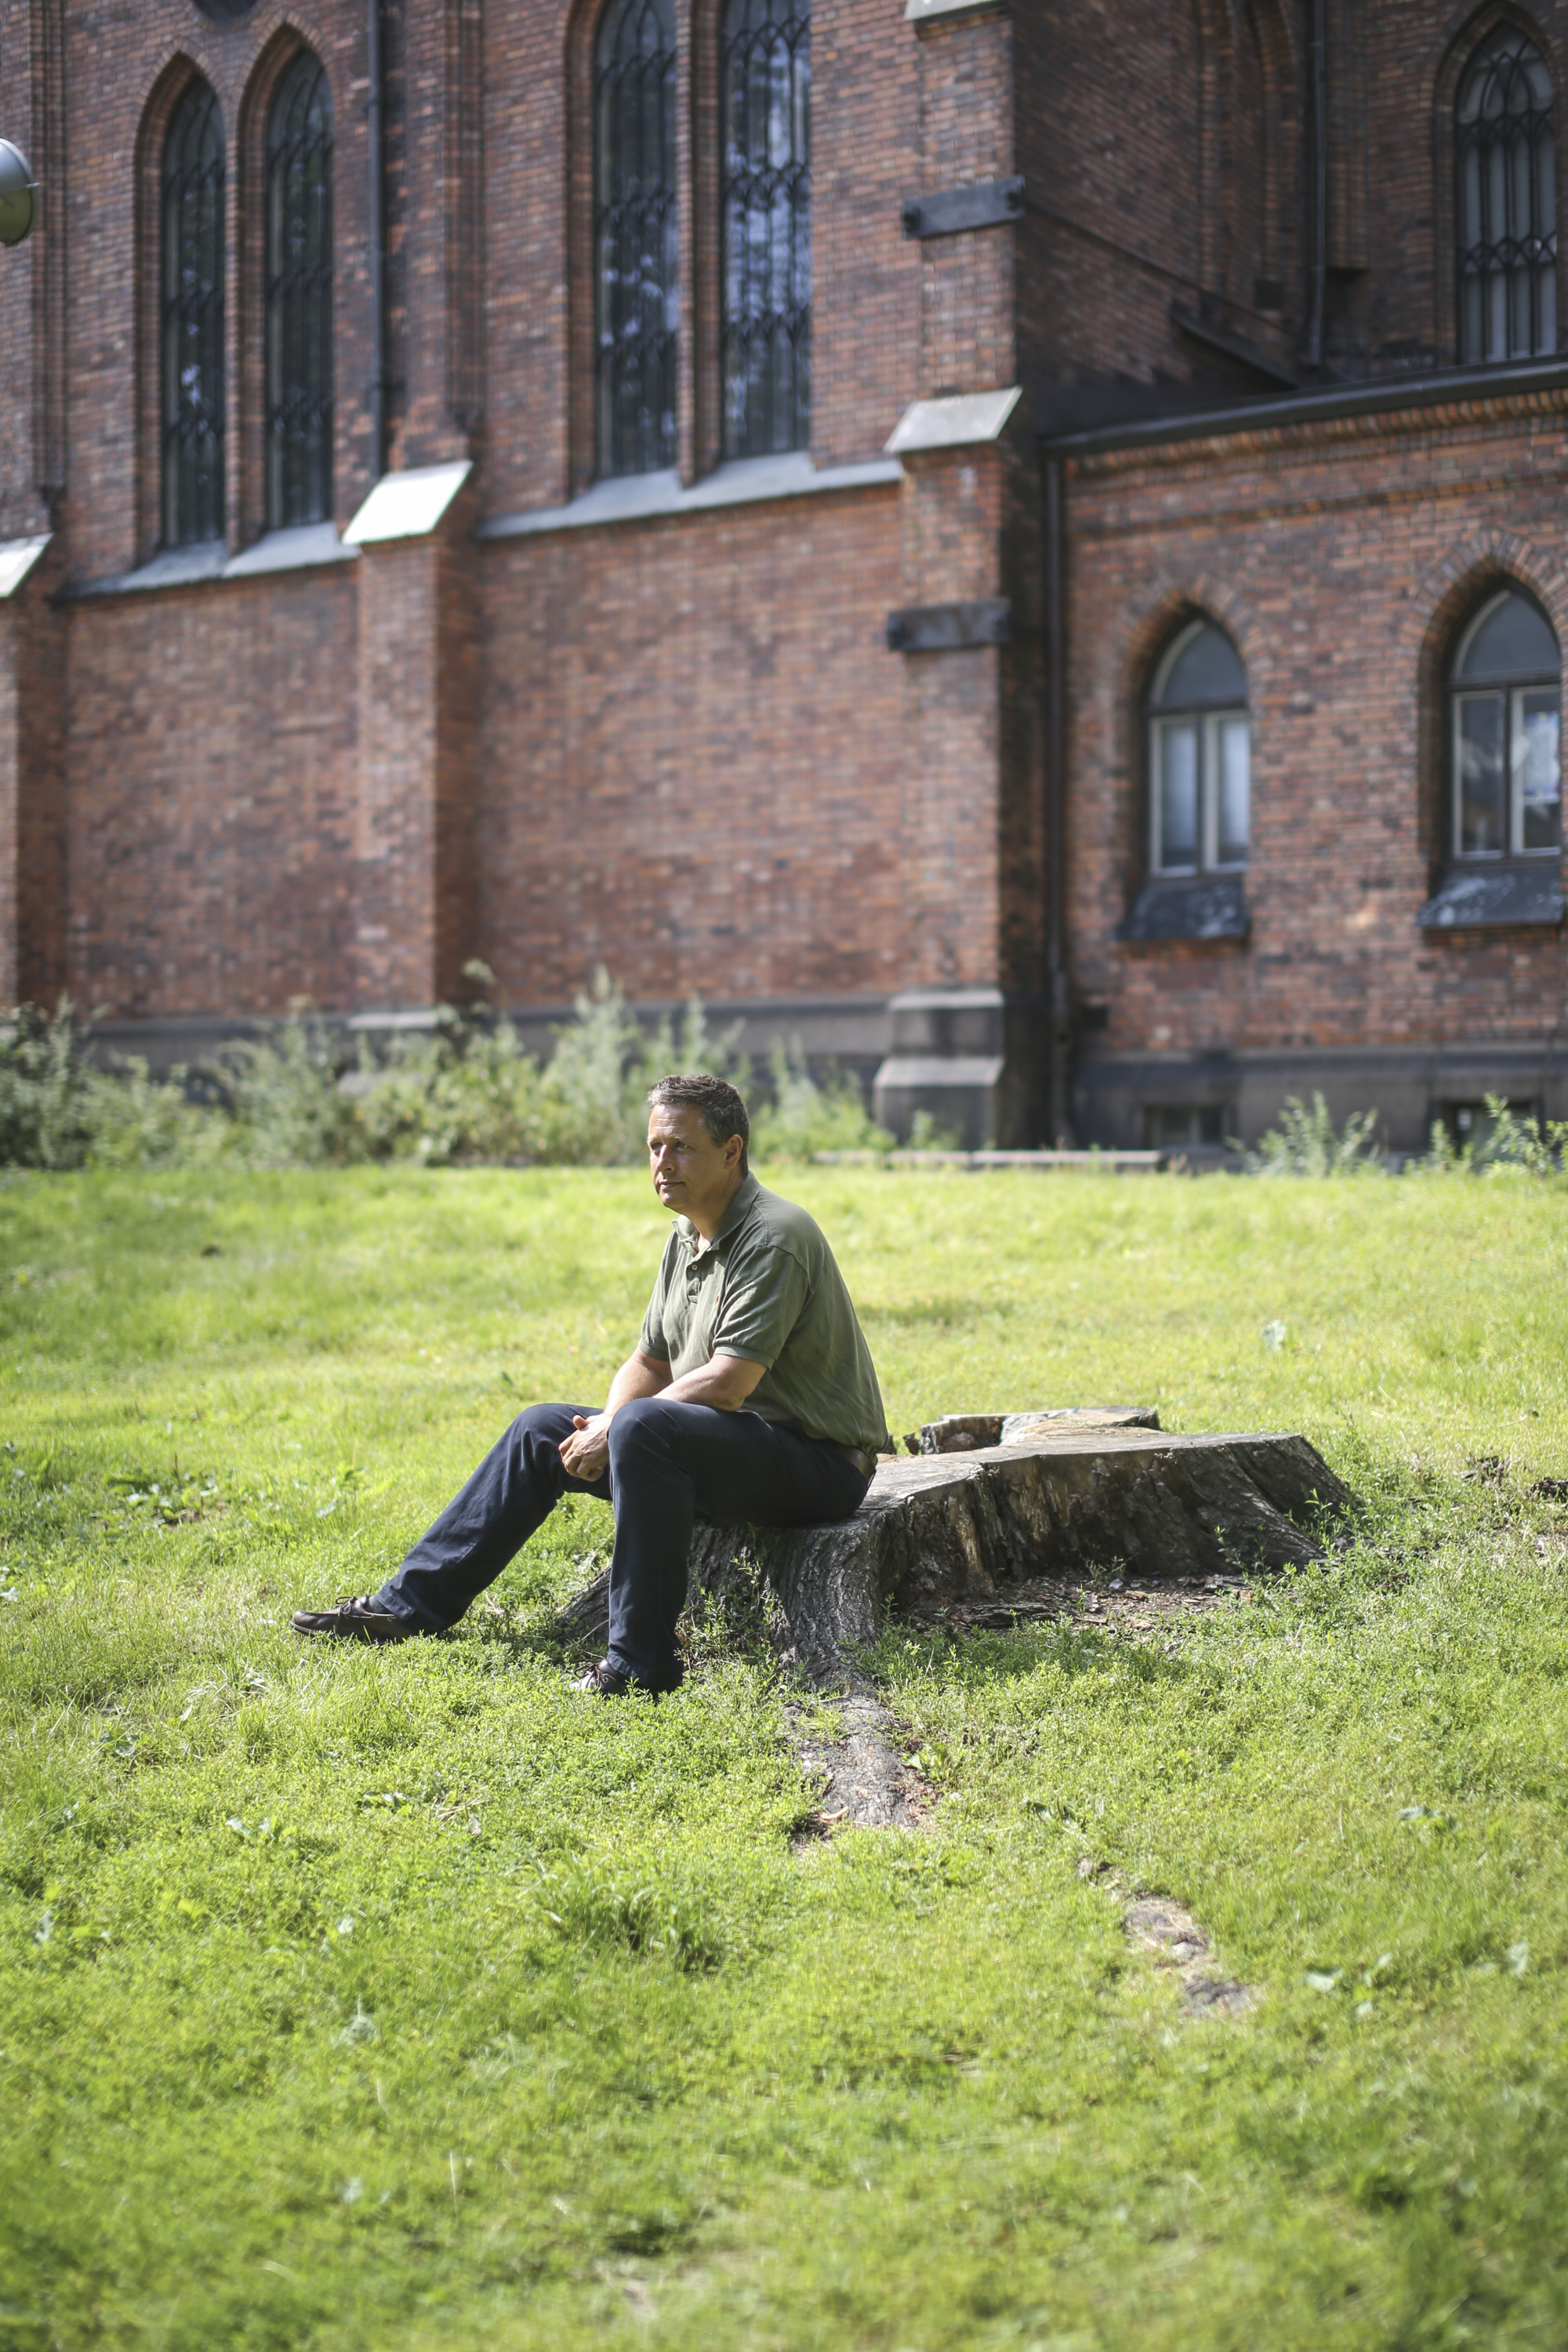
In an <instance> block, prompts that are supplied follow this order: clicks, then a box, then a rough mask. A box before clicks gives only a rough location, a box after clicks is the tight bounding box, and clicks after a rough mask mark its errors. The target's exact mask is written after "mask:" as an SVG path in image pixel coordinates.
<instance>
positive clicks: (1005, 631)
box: [887, 596, 1013, 654]
mask: <svg viewBox="0 0 1568 2352" xmlns="http://www.w3.org/2000/svg"><path fill="white" fill-rule="evenodd" d="M887 636H888V651H889V653H890V654H945V653H955V652H957V651H959V650H960V649H961V648H962V647H963V646H1005V645H1008V644H1010V643H1011V642H1012V636H1013V600H1012V598H1011V597H1010V596H982V597H979V598H977V599H976V600H975V602H974V603H973V604H906V605H905V606H904V607H903V609H902V610H901V611H900V612H897V613H889V615H888V624H887Z"/></svg>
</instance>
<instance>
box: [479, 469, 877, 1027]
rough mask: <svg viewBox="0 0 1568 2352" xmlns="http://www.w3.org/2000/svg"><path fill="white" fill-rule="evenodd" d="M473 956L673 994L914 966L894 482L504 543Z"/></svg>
mask: <svg viewBox="0 0 1568 2352" xmlns="http://www.w3.org/2000/svg"><path fill="white" fill-rule="evenodd" d="M482 563H483V575H482V577H483V590H484V609H485V616H486V617H485V631H486V663H487V670H488V675H489V694H488V698H487V718H486V726H485V736H484V748H483V760H482V785H481V793H480V800H479V811H480V814H479V835H480V839H481V841H482V843H483V854H482V857H481V860H480V867H479V951H480V953H481V954H482V955H483V956H484V958H485V960H486V961H487V962H488V963H489V964H490V965H491V967H492V968H493V969H494V971H495V972H496V975H497V979H498V981H499V983H500V991H501V993H502V995H503V996H504V997H505V998H506V999H508V1000H509V1001H511V1002H521V1003H552V1002H555V1003H559V1002H560V1001H561V1000H562V999H563V998H564V997H566V996H568V995H569V994H570V993H571V992H572V991H573V990H574V989H575V988H577V987H580V986H581V985H582V984H583V982H584V981H585V980H586V979H588V978H589V977H590V976H591V975H592V972H593V970H594V967H595V964H598V963H604V964H606V965H608V966H609V968H610V969H611V971H614V972H615V973H616V975H617V976H619V977H621V978H623V979H624V980H626V982H627V984H628V992H635V993H637V994H638V995H644V996H652V997H658V996H664V997H679V996H681V995H684V994H686V993H687V992H689V991H690V990H691V989H693V988H696V989H699V990H700V991H701V992H703V994H705V995H709V996H721V995H729V996H742V995H752V994H756V995H766V994H772V993H781V994H789V993H802V994H809V993H814V992H816V993H824V994H829V993H837V994H851V993H856V992H860V991H865V992H868V993H874V992H879V991H883V990H890V989H891V988H893V987H894V986H896V985H897V984H898V975H899V974H900V972H901V971H903V970H904V969H905V961H906V934H905V919H904V915H903V911H902V908H901V901H900V890H901V878H902V877H901V859H902V844H901V841H900V778H901V775H902V772H903V766H904V759H903V743H902V735H901V724H900V720H901V709H900V663H899V660H898V658H897V657H896V656H893V655H891V654H889V653H888V652H887V651H886V650H885V648H884V647H883V646H882V643H881V628H882V617H883V614H885V612H886V611H887V610H888V608H889V606H890V605H892V604H897V603H898V602H899V540H898V516H897V499H896V493H895V492H894V491H891V490H871V491H859V492H851V493H847V494H846V495H845V496H843V497H817V498H804V499H788V500H781V501H780V502H778V503H777V504H776V505H768V506H756V507H741V508H736V509H731V510H729V511H727V512H722V513H719V514H713V515H709V516H707V517H703V518H695V517H694V518H692V519H691V520H685V521H679V522H677V521H668V522H652V523H647V524H643V525H639V526H637V527H636V528H632V529H618V530H579V531H563V532H555V533H550V534H548V535H545V536H542V537H539V538H531V539H520V540H509V541H499V542H495V543H492V544H491V545H489V546H488V547H487V548H486V549H485V551H484V553H483V557H482Z"/></svg>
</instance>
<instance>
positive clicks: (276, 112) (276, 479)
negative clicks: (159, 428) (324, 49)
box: [267, 50, 332, 530]
mask: <svg viewBox="0 0 1568 2352" xmlns="http://www.w3.org/2000/svg"><path fill="white" fill-rule="evenodd" d="M331 510H332V99H331V91H330V90H329V89H328V87H327V77H326V75H325V74H324V73H323V71H322V70H321V65H320V63H319V61H318V60H317V59H316V58H313V57H312V56H311V55H310V52H309V50H305V51H303V52H302V53H301V54H300V56H299V57H297V58H295V60H294V62H293V64H292V65H291V66H290V67H289V69H288V71H287V72H286V73H285V75H284V76H283V79H282V80H281V81H280V82H279V86H278V90H277V94H276V96H275V97H274V99H273V100H272V110H271V112H270V114H269V115H268V122H267V520H268V524H269V525H270V526H271V528H272V529H273V530H287V529H288V528H289V526H290V525H291V524H295V523H308V522H322V521H324V520H326V519H327V518H328V517H329V516H330V515H331Z"/></svg>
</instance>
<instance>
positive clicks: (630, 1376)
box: [599, 1348, 670, 1421]
mask: <svg viewBox="0 0 1568 2352" xmlns="http://www.w3.org/2000/svg"><path fill="white" fill-rule="evenodd" d="M669 1384H670V1381H669V1366H668V1364H663V1363H660V1362H659V1360H658V1358H657V1357H656V1356H645V1355H644V1354H643V1352H642V1349H640V1348H637V1349H634V1350H633V1351H632V1353H631V1354H630V1355H629V1356H628V1357H627V1358H626V1362H625V1363H624V1364H623V1365H622V1366H621V1369H620V1370H619V1371H618V1372H617V1373H616V1377H615V1379H614V1380H613V1381H611V1382H610V1393H609V1395H608V1396H607V1397H606V1398H605V1410H604V1412H602V1413H601V1415H600V1416H599V1418H600V1419H601V1420H602V1421H608V1420H609V1419H610V1417H611V1415H612V1414H613V1413H614V1412H616V1411H617V1410H618V1408H619V1407H620V1406H622V1405H623V1404H630V1402H631V1401H632V1399H633V1398H634V1397H646V1396H662V1395H663V1394H664V1392H665V1391H666V1390H667V1389H668V1387H669Z"/></svg>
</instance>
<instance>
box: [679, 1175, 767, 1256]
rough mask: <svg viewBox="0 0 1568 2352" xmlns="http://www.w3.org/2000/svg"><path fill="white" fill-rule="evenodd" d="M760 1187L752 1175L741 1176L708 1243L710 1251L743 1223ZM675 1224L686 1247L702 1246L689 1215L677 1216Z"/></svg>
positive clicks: (694, 1248) (750, 1211)
mask: <svg viewBox="0 0 1568 2352" xmlns="http://www.w3.org/2000/svg"><path fill="white" fill-rule="evenodd" d="M762 1189H763V1188H762V1186H761V1185H760V1184H759V1183H758V1181H757V1180H756V1178H755V1177H754V1176H742V1179H741V1188H740V1191H739V1192H737V1193H736V1195H735V1197H734V1199H733V1200H732V1201H731V1203H730V1205H729V1207H728V1208H727V1209H726V1210H725V1212H724V1216H723V1222H722V1223H721V1225H720V1227H719V1230H718V1232H717V1233H716V1234H714V1236H713V1239H712V1241H711V1242H710V1244H708V1246H709V1249H710V1251H711V1250H716V1249H717V1248H718V1247H719V1244H721V1242H727V1241H728V1240H729V1238H730V1236H731V1234H732V1233H734V1232H735V1231H736V1230H737V1228H738V1227H740V1226H741V1225H743V1224H744V1223H745V1222H746V1219H747V1218H748V1217H749V1216H750V1214H751V1213H752V1202H754V1201H755V1200H756V1197H757V1195H758V1193H759V1192H761V1191H762ZM675 1224H676V1230H677V1232H678V1233H679V1235H680V1238H681V1240H682V1241H683V1242H684V1243H685V1244H686V1246H687V1248H688V1249H689V1250H697V1249H700V1247H701V1246H702V1236H701V1234H700V1233H699V1232H698V1230H697V1228H696V1226H695V1225H694V1224H693V1223H692V1222H691V1220H690V1218H689V1217H677V1219H676V1221H675Z"/></svg>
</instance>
